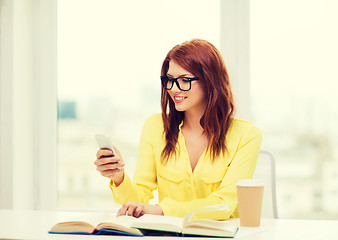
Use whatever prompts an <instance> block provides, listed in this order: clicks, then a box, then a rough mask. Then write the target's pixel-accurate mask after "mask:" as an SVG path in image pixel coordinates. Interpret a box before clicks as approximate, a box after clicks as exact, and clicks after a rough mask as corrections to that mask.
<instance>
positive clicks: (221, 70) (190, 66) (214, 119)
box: [161, 39, 235, 164]
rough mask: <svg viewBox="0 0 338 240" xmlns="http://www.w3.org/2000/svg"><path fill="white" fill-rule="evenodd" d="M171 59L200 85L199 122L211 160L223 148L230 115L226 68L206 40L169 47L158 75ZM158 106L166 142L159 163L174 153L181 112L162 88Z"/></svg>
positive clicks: (232, 102)
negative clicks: (204, 101) (204, 103)
mask: <svg viewBox="0 0 338 240" xmlns="http://www.w3.org/2000/svg"><path fill="white" fill-rule="evenodd" d="M170 61H174V62H176V63H177V64H178V65H180V66H181V67H183V68H184V69H186V70H187V71H188V72H190V73H192V74H193V75H195V76H196V77H198V78H199V79H200V80H199V81H201V83H202V86H203V87H204V90H205V93H206V96H207V99H208V103H207V107H206V109H205V112H204V114H203V116H202V118H201V120H200V124H201V126H202V128H203V129H204V132H205V133H206V135H207V138H208V147H207V149H208V151H209V153H210V157H211V159H212V161H214V160H215V159H216V158H217V157H218V156H220V154H224V153H225V152H226V151H227V147H226V133H227V131H228V129H229V126H230V124H231V121H232V119H233V115H234V110H235V107H234V99H233V94H232V91H231V85H230V81H229V75H228V71H227V69H226V67H225V64H224V61H223V58H222V56H221V54H220V52H219V51H218V50H217V49H216V47H215V46H214V45H213V44H211V43H210V42H208V41H206V40H201V39H193V40H191V41H187V42H184V43H182V44H179V45H176V46H175V47H173V48H172V49H171V50H170V51H169V52H168V54H167V56H166V58H165V59H164V61H163V64H162V69H161V75H162V76H163V75H166V74H167V72H168V69H169V62H170ZM161 108H162V119H163V126H164V136H165V140H166V145H165V147H164V149H163V150H162V153H161V161H162V164H166V163H167V161H168V159H169V157H170V156H171V155H173V154H176V150H177V146H176V145H177V139H178V133H179V125H180V123H181V122H182V121H183V119H184V112H180V111H177V110H176V108H175V103H174V101H173V100H172V99H171V97H170V96H169V94H168V91H167V90H166V89H164V88H163V86H162V90H161Z"/></svg>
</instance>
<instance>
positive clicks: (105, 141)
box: [95, 134, 115, 157]
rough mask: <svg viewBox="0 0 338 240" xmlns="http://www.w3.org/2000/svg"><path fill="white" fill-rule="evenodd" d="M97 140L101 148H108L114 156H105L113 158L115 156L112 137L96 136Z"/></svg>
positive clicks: (105, 135) (106, 135)
mask: <svg viewBox="0 0 338 240" xmlns="http://www.w3.org/2000/svg"><path fill="white" fill-rule="evenodd" d="M95 139H96V142H97V145H98V146H99V148H101V149H102V148H103V149H104V148H106V149H110V150H112V151H113V155H109V156H105V157H113V156H114V155H115V152H114V148H113V144H112V142H111V139H110V136H109V135H108V134H96V135H95Z"/></svg>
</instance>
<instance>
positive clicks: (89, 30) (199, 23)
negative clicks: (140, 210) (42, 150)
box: [58, 0, 220, 209]
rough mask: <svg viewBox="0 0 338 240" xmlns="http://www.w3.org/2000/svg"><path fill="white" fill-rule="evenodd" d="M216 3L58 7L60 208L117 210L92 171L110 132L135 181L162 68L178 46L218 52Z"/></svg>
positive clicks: (67, 2) (191, 0)
mask: <svg viewBox="0 0 338 240" xmlns="http://www.w3.org/2000/svg"><path fill="white" fill-rule="evenodd" d="M219 4H220V3H219V0H217V1H216V0H213V1H202V0H200V1H196V0H186V1H180V0H175V1H162V0H152V1H150V0H146V1H139V0H128V1H112V0H96V1H83V0H59V1H58V109H59V121H58V135H59V136H58V163H59V166H58V176H59V177H58V179H59V180H58V205H59V207H61V208H91V207H92V208H96V209H97V208H100V207H102V208H107V207H110V206H112V205H114V202H113V198H112V195H111V193H110V189H109V187H108V180H107V179H105V178H104V177H102V176H101V175H100V173H99V172H97V171H96V170H95V166H94V164H93V162H94V160H95V159H96V157H95V155H96V151H97V150H98V148H97V146H96V142H95V139H94V135H95V134H96V133H107V134H110V135H111V138H112V141H113V143H114V144H115V145H116V146H117V147H118V148H119V150H120V151H121V153H122V155H123V158H124V161H125V162H126V171H127V173H128V174H129V175H131V176H132V175H133V173H134V167H135V163H136V159H137V149H138V141H139V136H140V132H141V129H142V125H143V123H144V120H145V119H146V118H147V117H148V116H149V115H151V114H152V113H155V112H160V78H159V76H160V69H161V64H162V61H163V59H164V57H165V55H166V53H167V52H168V51H169V50H170V49H171V48H172V47H173V46H174V45H175V44H178V43H181V42H183V41H185V40H190V39H192V38H203V39H207V40H209V41H211V42H212V43H214V44H215V45H216V47H219V38H220V33H219V31H220V13H219V12H220V10H219Z"/></svg>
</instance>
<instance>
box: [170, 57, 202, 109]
mask: <svg viewBox="0 0 338 240" xmlns="http://www.w3.org/2000/svg"><path fill="white" fill-rule="evenodd" d="M167 76H168V77H172V78H178V77H189V78H193V77H196V76H194V75H193V74H192V73H190V72H188V71H187V70H185V69H184V68H182V67H181V66H180V65H178V64H177V63H176V62H174V61H170V62H169V69H168V72H167ZM168 93H169V95H170V97H171V99H172V100H173V101H174V103H175V108H176V110H177V111H185V112H191V113H197V114H203V113H204V111H205V108H206V106H207V98H206V94H205V91H204V88H203V84H202V82H201V80H197V81H192V82H191V89H190V90H189V91H182V90H180V89H179V88H178V87H177V85H176V83H174V85H173V87H172V89H171V90H168Z"/></svg>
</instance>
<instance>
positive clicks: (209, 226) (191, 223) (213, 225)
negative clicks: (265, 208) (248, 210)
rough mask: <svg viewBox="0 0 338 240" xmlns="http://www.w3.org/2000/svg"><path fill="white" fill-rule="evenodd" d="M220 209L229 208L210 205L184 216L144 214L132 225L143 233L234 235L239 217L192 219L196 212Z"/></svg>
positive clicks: (223, 205)
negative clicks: (219, 219)
mask: <svg viewBox="0 0 338 240" xmlns="http://www.w3.org/2000/svg"><path fill="white" fill-rule="evenodd" d="M221 210H230V209H229V207H228V206H227V205H225V204H221V205H212V206H209V207H204V208H201V209H196V210H194V211H192V212H190V213H188V214H187V215H186V216H185V217H184V218H179V217H170V216H161V215H149V214H146V215H143V216H142V217H140V218H139V219H138V220H137V221H135V222H134V223H133V224H132V227H134V228H138V229H140V230H142V232H143V233H144V234H145V235H148V234H151V235H161V234H168V233H175V235H177V236H212V237H234V236H235V234H236V232H237V231H238V228H239V219H229V220H224V221H218V220H211V219H192V217H193V216H194V215H195V214H197V213H201V212H207V211H221Z"/></svg>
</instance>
